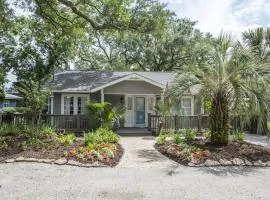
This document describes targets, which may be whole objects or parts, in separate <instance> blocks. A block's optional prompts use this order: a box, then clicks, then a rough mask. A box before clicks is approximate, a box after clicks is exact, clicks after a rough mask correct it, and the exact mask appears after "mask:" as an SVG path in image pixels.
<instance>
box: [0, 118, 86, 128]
mask: <svg viewBox="0 0 270 200" xmlns="http://www.w3.org/2000/svg"><path fill="white" fill-rule="evenodd" d="M4 123H8V124H12V125H15V126H16V125H31V124H32V123H33V115H31V114H0V124H4ZM40 124H44V125H49V126H51V127H54V128H55V129H57V130H60V131H64V130H65V131H74V132H83V131H88V130H90V129H91V122H90V120H89V119H88V117H87V116H86V115H41V118H40Z"/></svg>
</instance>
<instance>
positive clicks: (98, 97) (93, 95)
mask: <svg viewBox="0 0 270 200" xmlns="http://www.w3.org/2000/svg"><path fill="white" fill-rule="evenodd" d="M90 99H91V100H94V101H97V102H101V93H100V91H97V92H95V93H91V94H90Z"/></svg>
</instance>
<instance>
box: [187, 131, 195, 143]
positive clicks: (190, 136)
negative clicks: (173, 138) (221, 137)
mask: <svg viewBox="0 0 270 200" xmlns="http://www.w3.org/2000/svg"><path fill="white" fill-rule="evenodd" d="M184 137H185V142H187V143H190V142H192V141H193V140H194V139H195V137H196V132H195V131H194V130H192V129H187V130H186V131H185V132H184Z"/></svg>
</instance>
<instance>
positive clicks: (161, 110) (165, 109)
mask: <svg viewBox="0 0 270 200" xmlns="http://www.w3.org/2000/svg"><path fill="white" fill-rule="evenodd" d="M170 109H171V105H170V104H168V103H164V102H161V101H160V102H158V103H156V105H155V111H156V112H157V113H158V114H159V115H161V116H166V115H169V113H170Z"/></svg>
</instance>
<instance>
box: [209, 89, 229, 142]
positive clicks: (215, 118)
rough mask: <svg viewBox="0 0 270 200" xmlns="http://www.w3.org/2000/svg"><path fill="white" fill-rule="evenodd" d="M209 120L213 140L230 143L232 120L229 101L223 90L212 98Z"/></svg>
mask: <svg viewBox="0 0 270 200" xmlns="http://www.w3.org/2000/svg"><path fill="white" fill-rule="evenodd" d="M209 120H210V121H209V126H210V131H211V136H210V139H211V142H212V143H213V144H217V145H226V144H228V139H229V122H230V119H229V102H228V99H227V97H226V93H225V92H223V90H219V91H218V92H217V93H216V94H215V96H214V98H213V99H212V105H211V111H210V119H209Z"/></svg>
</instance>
